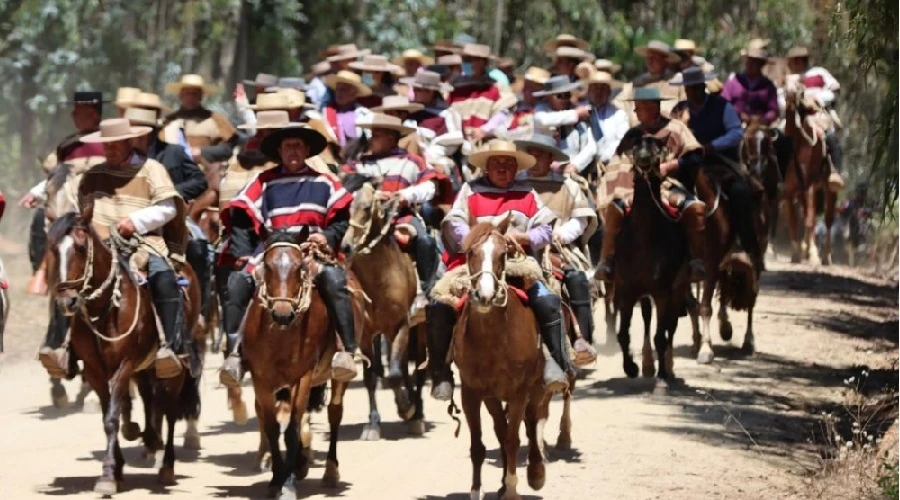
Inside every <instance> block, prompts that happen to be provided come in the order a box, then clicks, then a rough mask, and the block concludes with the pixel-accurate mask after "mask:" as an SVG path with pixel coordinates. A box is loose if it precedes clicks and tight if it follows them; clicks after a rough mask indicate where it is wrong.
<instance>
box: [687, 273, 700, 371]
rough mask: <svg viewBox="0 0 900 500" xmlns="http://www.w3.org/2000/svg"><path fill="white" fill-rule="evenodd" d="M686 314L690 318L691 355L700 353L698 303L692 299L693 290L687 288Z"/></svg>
mask: <svg viewBox="0 0 900 500" xmlns="http://www.w3.org/2000/svg"><path fill="white" fill-rule="evenodd" d="M687 313H688V316H689V317H690V318H691V354H693V355H694V356H696V355H697V354H698V353H699V352H700V340H701V338H702V337H701V336H700V302H699V301H698V300H697V299H696V298H695V297H694V292H693V290H692V289H691V288H690V287H688V297H687Z"/></svg>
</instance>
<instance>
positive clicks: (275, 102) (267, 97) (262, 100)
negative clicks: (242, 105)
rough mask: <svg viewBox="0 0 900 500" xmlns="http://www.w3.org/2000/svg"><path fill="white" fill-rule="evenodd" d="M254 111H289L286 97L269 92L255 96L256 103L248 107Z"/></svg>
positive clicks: (278, 93) (279, 93)
mask: <svg viewBox="0 0 900 500" xmlns="http://www.w3.org/2000/svg"><path fill="white" fill-rule="evenodd" d="M250 109H252V110H254V111H270V110H273V109H283V110H288V109H290V105H289V103H288V96H287V95H285V94H283V93H281V92H270V93H267V94H260V95H258V96H256V102H255V103H253V104H251V105H250Z"/></svg>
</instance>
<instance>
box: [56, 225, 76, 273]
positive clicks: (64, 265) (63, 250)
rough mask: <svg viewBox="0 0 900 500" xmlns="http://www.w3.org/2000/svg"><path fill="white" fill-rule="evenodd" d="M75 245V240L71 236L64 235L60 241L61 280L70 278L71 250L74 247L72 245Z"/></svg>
mask: <svg viewBox="0 0 900 500" xmlns="http://www.w3.org/2000/svg"><path fill="white" fill-rule="evenodd" d="M73 245H75V240H73V239H72V237H71V236H68V235H66V236H64V237H63V239H62V240H60V242H59V249H58V250H59V279H60V281H66V279H67V278H68V272H67V271H68V268H69V250H71V249H72V246H73Z"/></svg>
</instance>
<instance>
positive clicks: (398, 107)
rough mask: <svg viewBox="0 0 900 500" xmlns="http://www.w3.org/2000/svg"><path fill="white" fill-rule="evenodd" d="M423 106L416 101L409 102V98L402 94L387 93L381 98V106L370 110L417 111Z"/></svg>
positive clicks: (382, 111)
mask: <svg viewBox="0 0 900 500" xmlns="http://www.w3.org/2000/svg"><path fill="white" fill-rule="evenodd" d="M424 108H425V106H424V105H423V104H420V103H418V102H409V99H408V98H407V97H406V96H403V95H387V96H384V98H383V99H382V100H381V106H378V107H376V108H372V111H375V112H377V113H384V112H385V111H409V112H413V111H419V110H420V109H424Z"/></svg>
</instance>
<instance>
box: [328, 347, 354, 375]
mask: <svg viewBox="0 0 900 500" xmlns="http://www.w3.org/2000/svg"><path fill="white" fill-rule="evenodd" d="M356 374H357V370H356V361H355V360H354V359H353V354H351V353H349V352H346V351H338V352H336V353H334V356H333V357H332V358H331V378H332V379H334V380H336V381H338V382H350V381H351V380H353V379H355V378H356Z"/></svg>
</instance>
